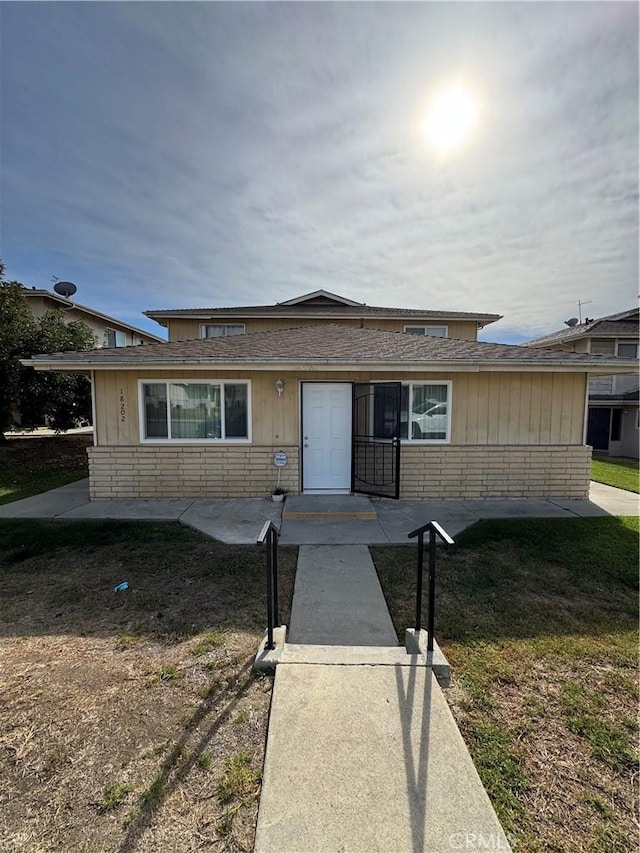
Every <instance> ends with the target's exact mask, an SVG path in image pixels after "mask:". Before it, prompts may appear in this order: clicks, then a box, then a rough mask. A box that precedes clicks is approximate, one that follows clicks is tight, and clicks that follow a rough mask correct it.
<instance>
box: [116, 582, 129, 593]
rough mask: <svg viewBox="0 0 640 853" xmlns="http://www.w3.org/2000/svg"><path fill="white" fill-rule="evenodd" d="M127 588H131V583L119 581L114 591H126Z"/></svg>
mask: <svg viewBox="0 0 640 853" xmlns="http://www.w3.org/2000/svg"><path fill="white" fill-rule="evenodd" d="M125 589H129V584H128V583H127V582H126V581H124V583H119V584H118V586H116V587H114V589H113V591H114V592H124V591H125Z"/></svg>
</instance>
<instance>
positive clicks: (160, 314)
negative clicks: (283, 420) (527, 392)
mask: <svg viewBox="0 0 640 853" xmlns="http://www.w3.org/2000/svg"><path fill="white" fill-rule="evenodd" d="M407 310H411V311H414V312H415V313H412V314H402V313H399V314H396V313H393V312H390V313H388V314H387V313H385V312H382V311H381V312H380V313H379V314H378V313H374V314H369V313H367V312H366V311H364V312H361V313H360V312H356V311H353V312H347V311H345V312H344V313H340V309H339V308H338V309H337V310H334V311H330V312H327V313H323V312H319V311H314V312H313V313H310V312H308V311H305V310H304V309H301V310H300V311H299V312H296V313H293V312H287V313H283V312H281V311H277V310H274V311H240V310H238V313H237V314H233V313H231V311H226V310H224V311H216V310H211V311H209V310H208V309H206V308H194V309H193V310H191V311H188V310H187V311H184V310H180V311H171V310H168V311H143V312H142V313H143V314H144V315H145V317H149V318H150V319H151V320H155V321H156V322H157V323H160V325H165V324H164V323H162V322H161V321H162V320H219V319H222V318H225V317H235V318H236V319H241V318H247V319H252V320H259V319H264V320H289V319H294V318H298V319H309V318H311V319H314V320H332V319H336V318H338V317H345V318H349V319H353V320H359V319H365V320H371V319H376V318H384V319H385V320H407V319H411V320H419V319H420V318H421V317H424V319H425V320H429V321H433V320H450V321H452V322H455V321H456V320H458V321H461V322H469V323H474V322H475V323H481V324H483V325H484V326H488V325H489V324H490V323H496V322H497V321H498V320H502V319H503V315H502V314H466V313H464V312H459V313H454V312H451V311H434V312H431V313H430V312H429V310H425V311H420V310H419V309H417V308H416V309H413V308H412V309H407Z"/></svg>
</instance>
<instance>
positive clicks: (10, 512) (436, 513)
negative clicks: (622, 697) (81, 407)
mask: <svg viewBox="0 0 640 853" xmlns="http://www.w3.org/2000/svg"><path fill="white" fill-rule="evenodd" d="M590 498H591V499H590V500H588V501H571V500H561V499H556V500H535V499H527V500H524V499H523V500H521V499H512V498H505V499H495V500H483V499H478V500H446V501H444V500H425V501H417V500H400V501H394V500H389V499H384V498H371V499H369V498H367V497H363V496H360V495H359V496H352V497H348V496H347V497H346V498H343V500H345V499H346V500H347V501H352V502H354V505H356V503H357V508H358V514H359V517H345V516H343V517H340V514H338V515H337V517H335V516H334V517H331V516H329V517H320V518H318V517H315V518H314V517H302V518H301V517H299V513H300V512H303V510H300V507H301V506H304V502H308V501H309V500H311V499H312V498H310V497H308V496H303V497H290V498H288V499H287V501H285V503H284V507H287V505H288V504H290V503H291V504H293V505H294V507H295V506H296V504H295V502H296V501H298V502H299V503H298V504H297V506H298V517H295V511H294V512H293V513H292V515H293V516H294V517H287V515H288V514H289V513H288V510H285V512H284V514H283V504H281V503H272V502H271V501H270V500H269V499H268V498H219V499H208V498H198V499H194V498H181V499H171V498H159V499H137V500H114V501H89V487H88V480H79V481H77V482H75V483H70V484H69V485H67V486H60V487H59V488H57V489H52V490H51V491H49V492H43V493H42V494H40V495H34V496H33V497H30V498H24V499H23V500H20V501H14V502H13V503H8V504H4V505H3V506H0V518H42V519H49V520H54V519H55V520H59V521H73V520H79V519H125V520H126V519H130V520H144V519H148V520H150V521H179V522H181V523H182V524H186V525H188V526H190V527H193V528H194V529H195V530H199V531H200V532H202V533H205V534H206V535H207V536H212V537H213V538H214V539H218V540H220V541H221V542H226V543H228V544H232V545H252V544H254V543H255V538H256V533H257V531H259V530H260V528H261V527H262V525H263V524H264V521H265V519H267V518H270V519H271V520H272V521H274V522H276V523H280V524H281V538H280V542H281V544H282V545H331V544H335V545H340V544H345V545H374V544H401V545H406V544H407V542H408V540H407V533H408V532H409V531H410V530H413V529H414V528H416V527H418V526H420V525H421V524H424V523H425V521H428V520H430V519H436V520H437V521H439V522H440V523H441V524H442V525H443V527H444V528H445V529H446V530H447V531H448V532H449V533H450V534H451V535H452V536H456V535H457V534H458V533H460V531H462V530H464V529H465V528H467V527H469V526H470V525H472V524H475V522H476V521H479V520H480V519H483V518H575V517H590V516H604V515H639V514H640V499H639V496H638V495H636V494H634V493H633V492H627V491H624V490H623V489H615V488H613V487H612V486H604V485H602V484H600V483H591V493H590ZM322 500H325V501H326V500H328V499H327V498H323V499H322ZM300 502H302V503H300ZM365 506H366V507H368V508H369V509H370V510H371V511H370V512H363V507H365Z"/></svg>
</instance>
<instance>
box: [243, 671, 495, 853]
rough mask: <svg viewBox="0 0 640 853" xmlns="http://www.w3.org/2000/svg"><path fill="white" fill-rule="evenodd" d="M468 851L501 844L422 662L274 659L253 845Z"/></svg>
mask: <svg viewBox="0 0 640 853" xmlns="http://www.w3.org/2000/svg"><path fill="white" fill-rule="evenodd" d="M480 836H482V837H483V839H485V840H486V841H485V843H486V845H491V846H485V847H483V848H480V847H479V846H478V844H477V841H476V840H477V839H478V838H480ZM479 849H486V850H494V851H497V850H500V851H503V852H504V851H508V850H510V847H509V844H508V842H507V839H506V837H505V835H504V832H503V830H502V827H501V826H500V823H499V821H498V818H497V817H496V814H495V812H494V810H493V807H492V806H491V803H490V801H489V798H488V796H487V794H486V792H485V790H484V788H483V786H482V783H481V782H480V779H479V777H478V774H477V771H476V769H475V767H474V765H473V762H472V761H471V757H470V756H469V752H468V750H467V748H466V746H465V744H464V741H463V740H462V736H461V734H460V732H459V730H458V727H457V726H456V724H455V721H454V719H453V717H452V715H451V711H450V710H449V707H448V705H447V702H446V700H445V698H444V695H443V693H442V691H441V689H440V688H439V686H438V684H437V682H436V680H435V678H434V677H433V675H432V673H431V670H430V669H428V668H427V667H403V666H323V665H306V666H305V665H303V664H282V665H279V666H278V668H277V670H276V680H275V685H274V692H273V697H272V700H271V715H270V718H269V735H268V741H267V752H266V756H265V766H264V777H263V784H262V795H261V798H260V809H259V814H258V827H257V832H256V842H255V848H254V850H255V853H328V851H343V853H347V851H348V853H445V851H447V853H448V851H452V850H469V851H471V850H473V851H477V850H479Z"/></svg>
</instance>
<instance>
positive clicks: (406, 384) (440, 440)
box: [371, 379, 453, 445]
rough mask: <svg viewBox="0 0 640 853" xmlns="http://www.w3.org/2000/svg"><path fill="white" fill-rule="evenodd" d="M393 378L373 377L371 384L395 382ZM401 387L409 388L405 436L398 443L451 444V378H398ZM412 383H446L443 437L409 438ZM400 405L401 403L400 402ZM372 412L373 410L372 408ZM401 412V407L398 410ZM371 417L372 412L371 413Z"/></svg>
mask: <svg viewBox="0 0 640 853" xmlns="http://www.w3.org/2000/svg"><path fill="white" fill-rule="evenodd" d="M397 381H398V380H395V379H374V380H372V382H371V384H372V385H378V384H384V383H388V382H397ZM400 384H401V386H402V387H403V388H405V387H408V388H409V399H408V409H407V438H401V439H400V444H401V445H403V444H406V445H412V444H417V445H425V444H426V445H429V444H451V401H452V399H453V380H451V379H422V380H415V379H411V380H404V379H401V380H400ZM414 385H446V386H447V429H446V437H445V438H411V436H410V435H409V423H410V422H411V408H412V405H413V386H414ZM401 405H402V403H401ZM372 412H373V410H372ZM400 412H401V414H402V409H401V410H400ZM371 416H372V417H373V414H372V415H371Z"/></svg>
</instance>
